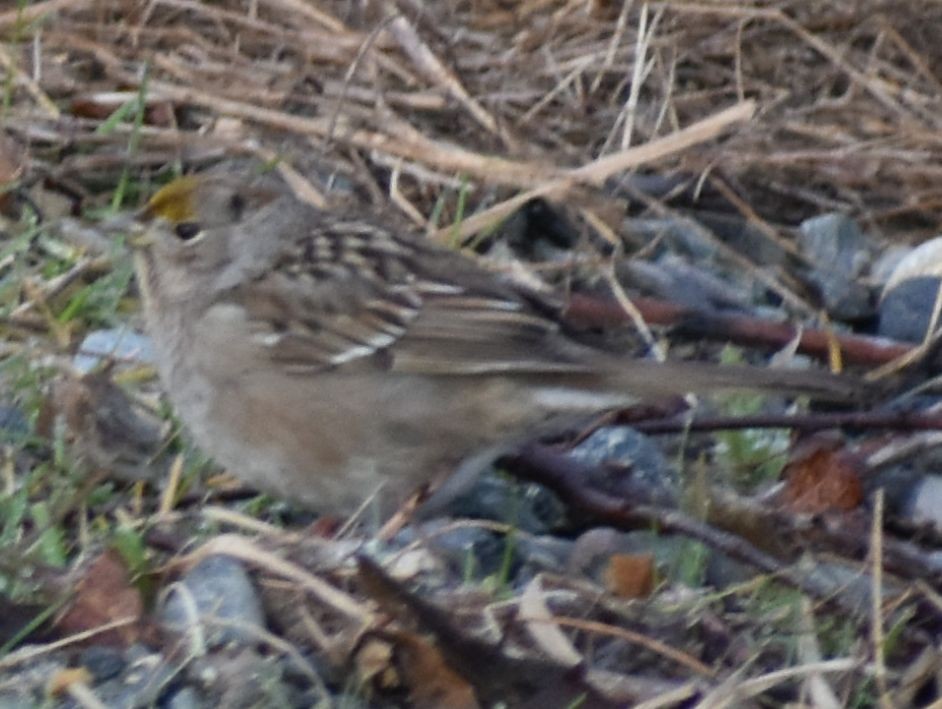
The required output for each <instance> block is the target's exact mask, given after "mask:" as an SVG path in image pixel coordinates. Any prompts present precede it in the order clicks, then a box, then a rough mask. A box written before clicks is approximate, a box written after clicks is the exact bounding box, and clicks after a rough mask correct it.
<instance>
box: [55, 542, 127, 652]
mask: <svg viewBox="0 0 942 709" xmlns="http://www.w3.org/2000/svg"><path fill="white" fill-rule="evenodd" d="M143 608H144V606H143V603H142V601H141V595H140V592H139V591H138V590H137V588H135V587H134V586H133V585H132V584H131V581H130V578H129V575H128V570H127V567H126V566H125V564H124V561H123V560H122V558H121V555H120V554H118V552H116V551H114V550H108V551H106V552H105V553H103V554H102V555H101V556H99V557H98V558H97V559H95V560H94V561H92V562H91V563H90V564H89V565H88V566H86V567H85V568H84V569H83V570H82V572H81V578H80V579H79V581H78V583H76V584H75V597H74V598H73V599H72V602H71V603H69V604H68V605H67V606H66V609H65V610H64V612H63V613H62V615H60V616H59V618H58V620H57V621H56V627H57V628H58V629H59V630H60V631H61V632H63V633H65V634H67V635H71V634H73V633H81V632H84V631H87V630H94V629H95V628H99V627H101V626H103V625H107V624H109V623H114V622H116V621H123V620H129V621H130V622H128V623H127V624H123V625H119V627H116V628H113V629H111V630H107V631H104V632H102V633H99V634H97V635H95V636H94V638H95V642H96V643H98V644H106V645H117V646H121V647H126V646H128V645H131V644H132V643H135V642H137V641H138V639H139V638H140V635H141V624H140V619H141V614H142V612H143Z"/></svg>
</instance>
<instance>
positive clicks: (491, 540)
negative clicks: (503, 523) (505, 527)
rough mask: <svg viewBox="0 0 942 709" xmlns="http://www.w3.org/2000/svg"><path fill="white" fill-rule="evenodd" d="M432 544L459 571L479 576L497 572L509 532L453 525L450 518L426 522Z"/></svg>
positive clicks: (425, 534)
mask: <svg viewBox="0 0 942 709" xmlns="http://www.w3.org/2000/svg"><path fill="white" fill-rule="evenodd" d="M421 535H422V536H426V537H427V539H428V547H429V549H430V550H431V551H432V552H434V553H435V554H436V555H438V556H440V557H442V558H443V559H444V560H445V561H446V562H447V563H448V565H449V566H451V568H452V569H454V570H455V572H456V573H459V574H462V575H463V574H464V573H466V572H470V573H471V575H472V576H473V577H474V578H475V579H479V578H482V577H484V576H490V575H491V574H494V573H497V572H498V571H499V570H500V568H501V566H502V565H503V564H504V559H505V555H506V553H507V543H508V542H507V540H506V537H505V535H502V534H496V533H495V532H492V531H490V530H487V529H484V528H482V527H476V526H460V527H453V526H451V525H450V523H449V522H448V521H446V520H433V521H431V522H428V523H427V524H425V525H423V526H422V532H421Z"/></svg>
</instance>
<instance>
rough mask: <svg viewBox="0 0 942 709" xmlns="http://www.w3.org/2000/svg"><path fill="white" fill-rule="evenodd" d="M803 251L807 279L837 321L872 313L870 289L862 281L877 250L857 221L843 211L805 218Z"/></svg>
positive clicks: (802, 233)
mask: <svg viewBox="0 0 942 709" xmlns="http://www.w3.org/2000/svg"><path fill="white" fill-rule="evenodd" d="M799 230H800V233H801V238H800V241H801V246H802V252H803V253H804V254H805V256H806V257H807V259H808V263H810V264H811V266H812V269H813V270H812V271H811V273H809V274H808V278H809V280H810V281H811V282H812V283H813V284H814V285H815V286H816V287H817V288H818V290H819V292H820V294H821V298H822V300H823V303H824V307H825V308H826V309H827V311H828V313H830V314H831V316H832V317H834V318H835V319H836V320H860V319H863V318H867V317H870V316H871V315H872V314H873V302H872V301H873V299H872V295H871V292H870V289H869V288H868V287H867V286H865V285H864V284H863V283H862V282H861V277H862V276H863V275H864V270H865V269H866V268H867V266H868V264H870V263H871V262H872V260H873V259H872V253H873V252H874V251H875V250H876V249H875V246H874V244H873V243H872V242H871V240H870V239H869V238H868V236H867V235H866V234H865V233H864V232H863V231H862V230H861V229H860V227H859V226H857V223H856V222H855V221H854V220H852V219H849V218H848V217H846V216H844V215H843V214H824V215H821V216H819V217H814V218H813V219H806V220H805V221H804V222H802V224H801V227H800V229H799Z"/></svg>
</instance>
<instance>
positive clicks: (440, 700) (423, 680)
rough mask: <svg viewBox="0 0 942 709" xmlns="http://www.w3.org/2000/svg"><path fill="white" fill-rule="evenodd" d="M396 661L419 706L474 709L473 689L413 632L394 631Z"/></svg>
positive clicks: (428, 643)
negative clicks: (395, 632)
mask: <svg viewBox="0 0 942 709" xmlns="http://www.w3.org/2000/svg"><path fill="white" fill-rule="evenodd" d="M395 655H396V664H397V666H398V668H399V672H400V675H401V677H402V679H403V683H404V684H405V685H406V686H407V687H408V688H409V698H410V700H411V704H412V705H413V706H415V707H418V708H419V709H435V708H436V707H439V708H440V709H477V707H478V706H479V704H478V701H477V699H476V698H475V696H474V689H473V688H472V687H471V685H470V684H468V683H467V682H466V681H465V680H464V679H463V678H462V677H461V675H459V674H458V673H457V672H455V671H454V670H452V669H451V668H450V667H449V666H448V665H447V664H446V663H445V660H444V658H443V657H442V655H441V653H440V652H439V651H438V649H437V648H436V647H435V646H434V645H433V644H432V643H430V642H429V641H428V640H426V639H425V638H423V637H422V636H420V635H417V634H415V633H409V632H406V631H401V632H399V633H397V634H396V645H395Z"/></svg>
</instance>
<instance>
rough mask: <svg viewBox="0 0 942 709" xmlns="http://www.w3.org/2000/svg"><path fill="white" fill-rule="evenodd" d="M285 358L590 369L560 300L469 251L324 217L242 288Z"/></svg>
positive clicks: (463, 369)
mask: <svg viewBox="0 0 942 709" xmlns="http://www.w3.org/2000/svg"><path fill="white" fill-rule="evenodd" d="M234 295H235V296H236V297H237V298H238V299H239V301H240V302H241V304H242V305H243V306H244V307H245V308H246V310H247V311H248V313H249V319H250V323H251V327H252V334H253V337H255V338H256V340H257V342H259V343H261V344H262V345H263V346H264V347H265V348H267V350H268V351H269V353H270V356H271V358H272V359H273V360H274V361H275V362H278V363H280V364H281V365H283V366H284V367H286V368H288V369H290V370H292V371H298V372H310V371H317V370H324V369H330V368H339V367H357V366H375V365H376V364H377V363H379V364H381V366H382V367H384V368H387V369H391V370H392V371H399V372H410V373H427V374H486V373H497V372H502V373H508V372H521V373H524V372H525V373H536V372H585V371H588V370H589V364H588V363H587V362H586V361H585V358H584V356H583V357H580V356H579V354H580V352H582V351H583V350H584V348H582V347H580V346H579V345H576V344H575V343H573V342H570V341H569V340H568V338H567V337H566V336H565V335H562V334H561V333H560V328H559V324H558V322H557V321H556V319H555V318H554V317H553V316H552V313H551V310H550V309H549V308H544V309H543V310H542V311H541V309H540V308H538V307H535V305H534V301H533V299H532V296H528V295H526V294H524V293H522V291H520V290H519V289H518V288H515V287H513V286H510V285H508V284H506V283H504V282H503V281H502V280H501V279H500V278H499V277H498V276H496V275H495V274H492V273H490V272H487V271H485V270H483V269H482V268H480V267H478V266H477V265H476V264H474V263H473V262H472V261H471V260H470V259H467V258H465V257H463V256H461V255H460V254H458V253H456V252H454V251H450V250H448V249H444V248H441V247H437V246H435V245H433V244H430V243H426V242H423V241H420V240H417V239H412V238H405V237H402V236H400V235H397V234H394V233H393V232H391V231H389V230H387V229H384V228H382V227H380V226H377V225H375V224H372V223H369V222H365V221H362V220H344V219H342V218H338V217H327V216H323V217H320V218H319V219H318V221H317V223H316V224H313V225H311V227H310V229H309V231H308V232H307V233H306V234H305V235H304V237H302V238H300V239H297V240H295V241H293V242H291V243H290V245H289V246H288V247H287V248H285V249H284V250H282V251H281V252H280V253H279V255H278V260H277V261H276V262H275V263H274V264H273V266H272V268H269V269H266V270H265V271H264V272H263V273H261V274H259V275H258V276H257V277H256V278H255V279H253V280H251V281H250V282H248V283H245V284H242V285H240V286H239V287H238V289H237V291H236V293H235V294H234Z"/></svg>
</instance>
